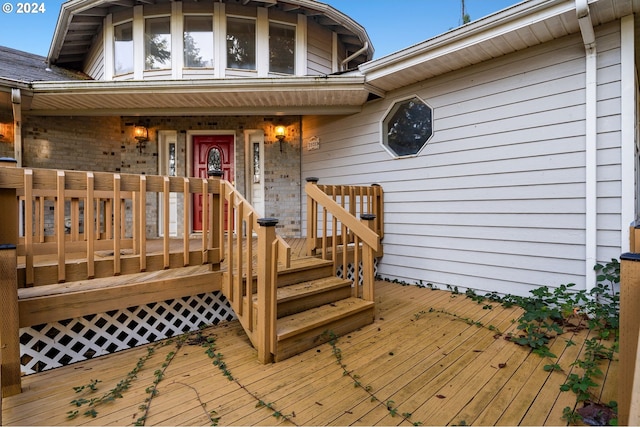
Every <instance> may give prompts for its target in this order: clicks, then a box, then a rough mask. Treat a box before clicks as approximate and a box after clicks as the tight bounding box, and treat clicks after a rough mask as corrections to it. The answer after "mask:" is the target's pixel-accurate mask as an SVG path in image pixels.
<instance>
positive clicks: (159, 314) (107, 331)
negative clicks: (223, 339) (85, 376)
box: [20, 292, 236, 375]
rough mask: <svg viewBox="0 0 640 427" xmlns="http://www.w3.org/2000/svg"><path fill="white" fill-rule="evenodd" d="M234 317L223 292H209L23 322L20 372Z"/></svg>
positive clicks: (44, 368)
mask: <svg viewBox="0 0 640 427" xmlns="http://www.w3.org/2000/svg"><path fill="white" fill-rule="evenodd" d="M235 318H236V315H235V313H234V312H233V310H232V309H231V307H230V306H229V303H228V301H227V299H226V298H225V297H224V296H223V295H222V293H220V292H213V293H207V294H201V295H196V296H191V297H183V298H179V299H173V300H168V301H163V302H157V303H152V304H146V305H143V306H137V307H129V308H126V309H124V310H114V311H109V312H106V313H101V314H93V315H90V316H84V317H79V318H75V319H67V320H64V321H61V322H55V323H50V324H44V325H37V326H33V327H29V328H21V329H20V354H21V362H22V372H23V374H27V375H28V374H32V373H35V372H41V371H44V370H47V369H52V368H56V367H59V366H64V365H68V364H70V363H74V362H80V361H82V360H86V359H90V358H92V357H95V356H101V355H105V354H109V353H113V352H116V351H120V350H125V349H128V348H132V347H136V346H139V345H143V344H147V343H150V342H154V341H157V340H161V339H164V338H168V337H171V336H174V335H179V334H181V333H183V332H188V331H195V330H197V329H198V328H199V327H200V326H201V325H211V324H217V323H219V322H220V321H225V320H233V319H235Z"/></svg>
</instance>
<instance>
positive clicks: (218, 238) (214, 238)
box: [207, 170, 224, 265]
mask: <svg viewBox="0 0 640 427" xmlns="http://www.w3.org/2000/svg"><path fill="white" fill-rule="evenodd" d="M207 174H208V176H209V177H210V178H213V183H214V184H213V186H212V188H215V189H217V190H218V191H217V193H216V192H215V191H214V192H213V194H212V201H211V221H210V222H211V230H210V234H209V248H217V249H218V250H217V256H216V257H215V258H213V257H212V251H209V259H208V261H209V262H210V263H212V264H213V265H219V264H220V262H221V261H222V258H224V254H223V253H222V244H221V242H223V238H224V234H223V231H222V229H223V228H224V203H223V202H222V200H223V196H222V191H223V190H222V188H221V186H220V181H221V180H222V175H223V172H222V171H221V170H213V171H208V172H207Z"/></svg>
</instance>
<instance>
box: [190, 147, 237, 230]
mask: <svg viewBox="0 0 640 427" xmlns="http://www.w3.org/2000/svg"><path fill="white" fill-rule="evenodd" d="M233 141H234V137H233V135H194V136H193V174H194V176H197V177H201V178H206V177H207V172H208V171H210V170H220V169H222V173H223V175H222V178H223V179H225V180H227V181H229V182H231V183H233V177H234V175H233ZM224 228H225V230H226V229H228V228H227V218H226V215H225V221H224ZM193 231H202V196H201V195H194V197H193Z"/></svg>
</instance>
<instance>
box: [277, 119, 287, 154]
mask: <svg viewBox="0 0 640 427" xmlns="http://www.w3.org/2000/svg"><path fill="white" fill-rule="evenodd" d="M285 133H286V128H285V127H284V126H282V125H279V126H276V139H277V140H278V142H279V143H280V152H281V153H282V141H284V135H285Z"/></svg>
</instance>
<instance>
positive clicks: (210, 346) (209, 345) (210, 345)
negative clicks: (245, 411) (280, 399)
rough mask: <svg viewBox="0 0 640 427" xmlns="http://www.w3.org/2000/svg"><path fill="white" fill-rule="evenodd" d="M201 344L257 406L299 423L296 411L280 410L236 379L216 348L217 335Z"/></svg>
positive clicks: (209, 337) (283, 418)
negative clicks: (285, 411) (295, 419)
mask: <svg viewBox="0 0 640 427" xmlns="http://www.w3.org/2000/svg"><path fill="white" fill-rule="evenodd" d="M201 345H202V347H203V348H204V349H205V350H204V352H205V354H206V355H207V356H209V358H210V359H212V363H213V365H214V366H216V367H217V368H218V370H219V371H220V372H221V373H222V375H224V377H225V378H227V379H228V380H229V381H233V382H235V383H236V385H237V386H238V387H240V388H241V389H242V390H244V391H245V392H246V393H247V394H248V395H249V396H251V397H253V398H254V399H255V400H256V401H257V403H256V408H267V409H269V410H270V411H272V413H271V415H272V416H273V417H274V418H275V419H277V420H284V421H288V422H290V423H291V424H294V425H297V424H296V423H295V422H294V421H293V420H292V418H295V416H296V413H295V412H292V413H290V414H285V413H283V412H282V411H279V410H277V409H276V408H275V405H274V404H273V403H272V402H265V401H264V400H262V399H261V398H260V397H259V396H258V395H256V394H255V393H254V392H252V391H251V390H249V389H248V388H247V387H246V386H245V385H244V384H242V383H241V382H240V381H239V380H238V379H236V378H235V377H234V376H233V374H232V373H231V371H230V370H229V368H228V367H227V363H226V362H225V361H224V356H223V355H222V353H220V352H218V351H217V348H216V339H215V336H208V337H206V338H201Z"/></svg>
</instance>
